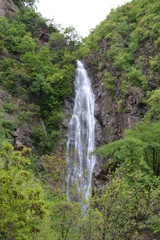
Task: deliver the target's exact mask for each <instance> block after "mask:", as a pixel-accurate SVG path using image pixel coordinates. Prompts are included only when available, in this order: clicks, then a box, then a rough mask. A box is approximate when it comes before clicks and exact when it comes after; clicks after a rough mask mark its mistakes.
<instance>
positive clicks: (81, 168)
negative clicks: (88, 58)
mask: <svg viewBox="0 0 160 240" xmlns="http://www.w3.org/2000/svg"><path fill="white" fill-rule="evenodd" d="M67 137H68V140H67V196H68V200H70V199H74V200H80V199H85V200H87V199H88V197H89V194H90V189H91V183H92V173H93V168H94V165H95V161H96V159H95V156H91V157H90V156H89V154H90V153H91V152H92V151H93V150H94V144H95V119H94V94H93V92H92V89H91V82H90V79H89V77H88V75H87V72H86V70H85V68H84V66H83V64H82V63H81V62H80V61H77V69H76V79H75V102H74V109H73V115H72V117H71V120H70V123H69V127H68V135H67Z"/></svg>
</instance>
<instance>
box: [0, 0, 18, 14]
mask: <svg viewBox="0 0 160 240" xmlns="http://www.w3.org/2000/svg"><path fill="white" fill-rule="evenodd" d="M17 11H18V8H17V6H16V5H15V4H14V3H13V1H12V0H0V16H2V17H10V16H11V15H13V14H14V13H15V12H17Z"/></svg>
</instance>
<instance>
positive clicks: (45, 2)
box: [37, 0, 130, 37]
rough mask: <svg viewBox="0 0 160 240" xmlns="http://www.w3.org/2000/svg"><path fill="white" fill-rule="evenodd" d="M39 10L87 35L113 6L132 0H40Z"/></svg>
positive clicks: (58, 22)
mask: <svg viewBox="0 0 160 240" xmlns="http://www.w3.org/2000/svg"><path fill="white" fill-rule="evenodd" d="M38 1H39V3H37V10H38V11H39V12H40V13H41V14H42V16H43V17H46V18H48V19H53V20H54V22H55V23H56V24H61V25H62V27H64V28H66V27H69V26H73V27H75V28H76V30H77V32H78V33H79V34H80V35H81V36H82V37H86V36H88V35H89V32H90V29H93V28H95V27H96V25H98V24H99V23H100V22H101V21H103V20H104V19H105V18H106V16H107V15H108V14H109V12H110V11H111V9H112V8H114V9H115V8H116V7H118V6H121V5H123V4H124V3H126V2H130V0H81V1H76V0H38Z"/></svg>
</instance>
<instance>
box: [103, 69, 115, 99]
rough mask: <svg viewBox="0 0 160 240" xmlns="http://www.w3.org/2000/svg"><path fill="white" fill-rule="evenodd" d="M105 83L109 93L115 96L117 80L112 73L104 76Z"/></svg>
mask: <svg viewBox="0 0 160 240" xmlns="http://www.w3.org/2000/svg"><path fill="white" fill-rule="evenodd" d="M103 81H104V83H105V86H106V90H107V91H108V92H110V93H111V95H112V94H114V93H115V79H114V77H113V76H112V74H111V73H110V72H106V73H105V74H104V80H103Z"/></svg>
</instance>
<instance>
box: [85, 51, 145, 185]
mask: <svg viewBox="0 0 160 240" xmlns="http://www.w3.org/2000/svg"><path fill="white" fill-rule="evenodd" d="M95 59H96V62H97V65H95ZM102 62H104V58H103V54H96V55H95V56H94V57H93V56H90V57H87V58H86V59H85V60H84V65H85V68H86V69H87V71H88V74H89V77H90V79H91V82H92V87H93V91H94V94H95V118H96V127H95V134H96V147H99V146H102V145H104V144H107V143H109V142H111V141H114V140H118V139H120V138H121V137H122V136H123V133H124V130H125V129H128V128H132V127H133V126H134V125H135V123H136V122H138V121H139V120H140V117H142V116H143V115H144V113H145V111H146V106H145V105H144V103H143V102H142V98H143V92H142V91H141V89H140V88H138V87H131V88H130V89H129V90H127V91H126V93H125V96H124V95H123V96H122V94H121V93H120V90H119V79H115V95H114V96H111V94H110V93H109V91H108V90H107V89H106V86H105V84H104V72H106V71H107V68H108V69H109V70H110V71H111V70H112V71H113V72H114V69H111V68H112V66H110V65H109V63H107V62H106V63H105V66H104V67H103V68H102V64H101V63H102ZM122 97H123V104H122V103H121V105H120V104H119V102H122V101H121V100H122ZM106 161H107V159H103V158H100V157H97V164H96V166H95V169H94V176H93V186H94V187H96V188H99V187H103V185H104V184H105V182H106V180H108V176H107V173H108V170H107V169H104V167H103V165H104V163H105V162H106Z"/></svg>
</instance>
